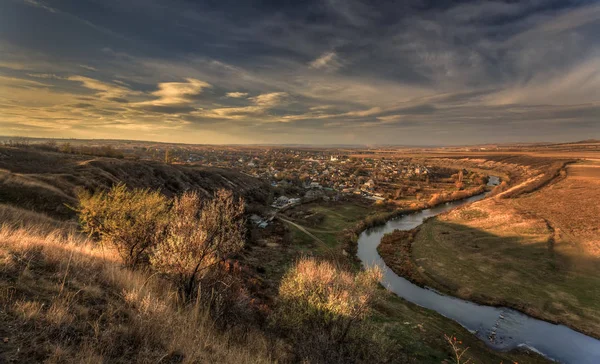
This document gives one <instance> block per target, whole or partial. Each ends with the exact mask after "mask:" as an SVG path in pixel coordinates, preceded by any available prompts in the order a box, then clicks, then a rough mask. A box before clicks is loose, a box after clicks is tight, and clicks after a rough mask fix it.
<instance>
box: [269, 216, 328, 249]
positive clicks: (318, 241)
mask: <svg viewBox="0 0 600 364" xmlns="http://www.w3.org/2000/svg"><path fill="white" fill-rule="evenodd" d="M276 218H277V219H279V220H281V221H283V222H287V223H288V224H290V225H292V226H294V227H296V228H297V229H298V230H300V231H302V232H303V233H305V234H306V235H308V236H310V237H311V238H313V239H314V240H315V241H316V242H317V243H319V244H322V245H323V246H325V247H327V244H325V242H324V241H323V240H321V239H319V238H317V237H316V236H315V235H314V234H313V233H311V232H310V231H308V230H306V228H305V227H304V226H302V225H298V224H296V223H295V222H293V221H290V220H288V219H284V218H283V217H281V216H277V217H276Z"/></svg>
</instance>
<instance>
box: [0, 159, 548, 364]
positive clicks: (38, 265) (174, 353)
mask: <svg viewBox="0 0 600 364" xmlns="http://www.w3.org/2000/svg"><path fill="white" fill-rule="evenodd" d="M0 151H1V152H2V156H3V158H2V159H1V160H0V163H2V168H3V171H2V173H3V179H2V186H3V190H2V191H3V193H2V194H1V195H0V199H1V202H2V205H1V207H2V209H1V214H0V219H2V224H3V227H2V234H1V238H2V239H3V240H2V242H3V245H2V247H3V248H2V252H1V254H2V260H1V261H0V271H1V272H2V274H3V277H4V281H3V282H4V283H3V285H4V286H3V292H5V293H3V296H2V305H3V306H2V307H3V311H2V312H3V315H4V316H3V320H4V321H5V322H7V325H6V326H5V327H4V329H3V331H2V332H0V335H2V336H3V337H6V338H7V343H6V345H5V346H3V347H2V348H3V351H2V352H0V358H2V359H3V360H4V359H5V360H7V361H16V362H21V361H23V359H24V358H25V357H27V358H32V361H37V360H50V361H56V362H59V361H63V362H80V361H94V360H96V359H97V360H110V361H113V362H119V361H120V360H123V361H158V360H159V359H160V358H167V359H168V360H169V361H173V362H177V361H183V362H194V361H224V362H289V361H294V360H295V359H293V358H294V357H295V355H296V354H294V353H295V352H294V350H295V349H294V346H293V345H292V343H291V342H289V341H286V339H283V338H279V337H277V336H275V337H274V336H273V333H274V332H278V331H277V327H276V326H272V325H273V323H272V322H271V323H269V322H270V321H268V320H267V319H266V318H265V316H264V315H267V316H266V317H269V316H268V314H269V312H272V310H273V309H274V308H277V306H278V302H279V299H278V295H279V286H280V284H281V281H282V279H283V278H284V277H285V275H286V273H287V272H289V270H290V269H291V267H293V266H294V264H295V262H296V261H298V259H301V258H302V257H305V256H312V257H315V258H318V259H323V260H326V261H333V262H336V264H339V265H340V266H341V267H346V269H349V270H350V271H353V272H357V271H358V270H359V265H358V264H357V261H356V258H355V257H354V252H353V249H355V245H353V240H352V237H353V236H355V234H356V233H357V232H359V231H360V230H361V229H363V228H365V227H366V226H369V225H364V224H365V221H371V223H374V222H376V221H379V220H381V221H383V220H384V219H385V217H386V216H391V215H393V214H397V213H398V210H397V205H396V204H384V203H376V202H374V201H372V200H368V199H364V198H361V197H360V196H348V197H343V198H340V199H338V200H336V201H334V200H329V201H325V200H317V201H313V202H310V203H308V204H303V205H299V206H297V207H293V208H291V209H288V210H287V211H285V212H281V213H278V214H277V216H276V217H275V218H274V219H273V221H272V222H271V223H270V224H269V225H268V226H267V227H266V228H265V229H260V228H256V227H253V228H251V229H250V230H249V232H248V237H247V243H246V245H245V247H244V249H243V250H242V251H241V252H239V253H238V254H237V255H236V256H235V257H234V260H235V261H236V262H237V264H239V266H240V273H241V276H242V277H243V285H244V287H245V288H244V290H245V291H246V292H247V294H248V295H249V299H250V301H249V302H251V304H250V312H251V314H246V315H247V317H246V318H247V319H246V320H243V321H242V322H241V323H237V324H235V325H234V326H232V327H229V326H228V325H225V326H223V325H222V324H218V325H216V324H215V323H214V322H213V320H214V318H213V317H212V316H210V315H207V313H205V311H204V308H203V307H200V306H192V307H188V306H187V305H184V306H182V305H181V302H179V301H178V299H177V298H176V297H177V290H176V289H175V288H174V287H172V286H170V285H169V284H170V283H168V282H167V281H164V280H163V278H162V277H161V276H159V275H156V274H152V273H151V272H148V273H146V272H143V271H132V270H129V269H127V268H126V267H123V266H122V265H121V263H120V262H119V259H120V258H119V257H118V256H117V255H116V254H115V252H114V251H112V250H110V249H108V247H107V246H103V245H98V244H97V242H96V241H94V239H90V238H89V237H87V236H83V235H82V234H80V232H79V231H80V229H81V226H80V225H79V224H78V221H77V216H76V215H75V211H73V210H72V209H71V207H74V205H76V204H77V200H76V192H77V190H78V188H87V189H88V190H92V191H93V190H103V189H106V188H109V187H110V186H111V185H113V184H115V183H118V182H125V183H126V184H127V185H128V186H131V187H135V188H160V190H161V192H162V193H163V194H165V195H166V196H172V195H176V194H178V193H181V192H183V191H185V190H198V191H200V192H201V193H203V194H206V195H210V194H211V193H212V192H213V191H214V190H216V189H217V188H232V189H234V190H235V191H236V192H239V193H240V194H241V195H242V196H244V197H245V198H246V201H248V202H249V204H248V206H247V208H248V209H249V211H253V212H254V213H259V214H263V215H264V214H265V211H266V210H268V209H270V208H269V207H267V206H265V204H266V203H267V201H268V200H269V198H270V197H269V195H270V194H271V192H270V191H269V187H268V184H266V183H264V182H262V181H260V180H257V179H255V178H252V177H248V176H245V175H243V174H239V173H237V172H235V171H232V170H228V169H218V168H202V167H190V166H182V165H177V164H175V165H171V164H165V163H161V162H158V161H136V160H129V159H119V158H110V157H95V156H85V155H73V154H65V153H57V152H43V151H39V150H31V148H15V147H3V148H2V149H1V150H0ZM448 185H453V182H449V183H447V184H446V186H445V187H444V188H445V189H446V188H448ZM421 203H426V201H421ZM69 206H71V207H69ZM265 209H266V210H265ZM32 210H33V211H38V212H33V211H32ZM57 246H61V247H64V249H63V250H60V251H57V250H56V249H57V248H56V247H57ZM90 272H91V273H90ZM140 282H142V283H140ZM161 287H168V288H166V289H167V290H166V291H164V290H161ZM379 292H380V294H381V299H380V300H378V301H377V302H376V304H375V305H374V307H373V312H372V314H371V316H370V317H369V318H368V319H367V320H366V323H365V325H367V326H365V328H366V327H368V328H369V329H368V330H370V331H366V332H365V334H366V335H368V337H369V340H375V341H374V342H377V343H378V344H377V345H382V347H384V348H386V349H384V350H383V349H382V350H383V351H382V352H381V354H379V355H380V357H379V359H377V360H376V361H383V362H400V363H439V362H442V361H444V360H449V359H450V358H451V354H452V352H451V349H450V347H449V345H448V343H447V342H446V340H445V339H444V335H455V336H456V337H458V338H459V339H460V340H461V341H462V344H461V345H463V347H464V348H466V347H469V350H468V352H469V358H472V359H473V360H475V361H476V362H485V363H487V362H490V363H500V362H513V361H516V362H532V363H537V362H540V363H541V362H546V361H545V360H544V359H542V358H540V357H539V356H537V355H533V356H532V354H530V353H516V352H515V353H499V352H494V351H493V350H491V349H489V348H487V347H486V346H485V344H484V343H483V342H481V341H480V340H478V339H476V338H475V337H473V336H472V335H471V334H470V333H469V332H468V331H466V330H464V329H463V328H462V327H461V326H460V325H458V324H456V323H454V322H452V321H450V320H448V319H446V318H444V317H442V316H440V315H438V314H436V313H435V312H433V311H430V310H427V309H423V308H420V307H418V306H416V305H414V304H411V303H409V302H407V301H404V300H402V299H400V298H398V297H396V296H394V295H393V294H390V293H389V292H387V291H385V290H384V289H383V288H380V289H379ZM103 312H112V313H114V314H115V315H116V317H114V318H113V319H108V318H107V317H105V316H104V315H103ZM113 316H114V315H113ZM248 320H249V322H248ZM166 321H168V322H182V323H184V322H185V323H186V324H185V325H183V324H182V326H180V327H177V326H173V327H172V330H167V331H160V330H159V329H156V328H157V327H160V326H161V325H164V322H166ZM90 323H91V325H90ZM40 325H45V327H46V329H43V330H42V329H41V326H40ZM215 326H216V327H215ZM102 332H105V334H102ZM183 336H185V339H182V337H183ZM27 338H34V341H35V345H30V344H29V342H28V341H27V340H28V339H27ZM209 338H211V339H210V340H209ZM26 345H27V349H26V350H25V349H23V348H24V346H26ZM136 348H137V349H136ZM140 348H141V349H140ZM123 352H125V353H126V354H125V356H122V357H118V355H119V353H123ZM356 361H360V360H359V359H358V358H357V359H356ZM316 362H318V360H317V361H316Z"/></svg>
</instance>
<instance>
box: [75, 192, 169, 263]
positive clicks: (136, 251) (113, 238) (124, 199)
mask: <svg viewBox="0 0 600 364" xmlns="http://www.w3.org/2000/svg"><path fill="white" fill-rule="evenodd" d="M78 197H79V208H78V210H77V211H78V213H79V220H80V222H81V226H82V228H83V231H85V232H87V233H89V234H90V235H93V236H97V237H98V238H99V239H100V242H101V243H103V244H108V245H110V246H113V247H114V248H116V250H117V251H118V252H119V255H120V256H121V258H122V259H123V262H124V263H125V264H126V265H127V266H129V267H131V268H135V267H136V266H138V265H139V264H140V263H143V262H145V261H147V257H148V251H149V250H150V248H151V247H152V246H154V245H156V243H157V242H158V241H159V240H160V239H161V238H162V235H163V232H164V228H165V226H166V224H167V219H168V214H169V206H168V201H167V198H166V197H165V196H163V195H162V194H161V193H160V192H158V191H150V190H148V189H134V190H130V189H127V187H126V186H125V185H124V184H118V185H116V186H114V187H112V188H111V189H110V190H109V191H100V192H96V193H94V194H90V193H88V192H81V193H79V194H78Z"/></svg>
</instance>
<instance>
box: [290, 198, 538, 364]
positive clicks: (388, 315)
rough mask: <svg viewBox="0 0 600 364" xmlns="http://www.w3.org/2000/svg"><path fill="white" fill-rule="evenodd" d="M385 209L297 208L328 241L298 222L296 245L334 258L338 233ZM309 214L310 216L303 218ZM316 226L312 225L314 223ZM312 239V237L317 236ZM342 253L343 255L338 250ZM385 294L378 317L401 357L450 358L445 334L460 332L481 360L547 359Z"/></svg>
mask: <svg viewBox="0 0 600 364" xmlns="http://www.w3.org/2000/svg"><path fill="white" fill-rule="evenodd" d="M377 212H381V211H380V210H379V209H378V208H377V207H376V206H370V207H369V206H363V205H360V204H356V203H351V202H345V203H344V202H340V203H336V204H329V205H324V204H317V203H314V204H309V205H305V206H302V207H301V208H300V211H299V212H296V213H294V212H293V210H292V211H290V212H289V213H288V215H291V216H295V218H293V221H294V222H295V223H297V224H299V225H301V226H302V227H303V228H304V229H306V230H307V231H309V232H311V233H312V234H314V235H315V236H316V237H318V238H319V239H320V240H322V241H323V242H325V243H326V245H324V246H323V245H322V244H321V243H320V242H315V241H314V239H312V238H311V237H310V236H308V235H307V234H305V233H303V232H302V231H301V230H300V229H297V228H296V227H295V226H290V229H291V230H292V238H293V240H292V246H297V249H298V251H299V254H302V253H307V252H310V254H312V255H317V256H319V255H321V256H324V257H330V255H331V250H334V251H340V250H341V249H342V247H341V245H340V244H339V243H338V240H337V239H338V238H339V236H340V233H341V231H342V230H343V229H347V228H351V227H352V226H354V225H355V224H356V223H357V222H359V221H360V220H362V219H364V218H365V217H366V216H369V215H370V214H376V213H377ZM316 213H319V214H322V215H323V216H324V218H323V219H322V220H321V222H320V223H318V224H310V223H307V222H306V221H307V220H308V221H310V216H313V215H314V214H316ZM302 217H305V218H302ZM308 225H310V226H308ZM311 240H312V241H311ZM338 258H339V255H338ZM382 293H383V297H384V299H383V300H382V301H381V302H380V303H379V304H378V305H377V307H376V312H375V315H374V316H373V317H372V318H371V320H372V322H373V323H374V324H375V325H376V326H377V327H379V328H380V329H381V330H382V331H381V333H380V335H383V336H384V337H385V338H386V340H390V341H392V342H393V343H394V346H395V347H398V348H400V349H399V354H398V355H399V356H400V357H399V358H398V361H401V362H413V363H440V362H444V360H449V358H450V356H449V355H450V351H449V347H448V344H447V343H446V342H445V341H444V334H447V335H455V336H457V337H458V338H460V340H462V341H463V343H464V344H463V345H464V347H469V350H468V353H469V354H468V355H467V356H468V357H470V358H471V359H472V361H473V362H475V363H512V362H519V363H546V362H547V361H546V360H544V359H541V358H539V357H538V356H531V355H528V354H526V353H497V352H494V351H492V350H490V349H488V348H487V347H486V346H485V344H484V343H483V342H481V341H480V340H478V339H477V338H475V337H474V336H473V335H472V334H471V333H469V332H468V331H467V330H465V329H464V328H463V327H461V326H460V325H459V324H457V323H455V322H453V321H451V320H448V319H446V318H444V317H442V316H440V315H438V314H437V313H435V312H434V311H431V310H427V309H424V308H421V307H419V306H417V305H414V304H412V303H410V302H408V301H405V300H403V299H401V298H399V297H397V296H396V295H394V294H392V293H389V292H387V291H385V290H384V289H383V288H382Z"/></svg>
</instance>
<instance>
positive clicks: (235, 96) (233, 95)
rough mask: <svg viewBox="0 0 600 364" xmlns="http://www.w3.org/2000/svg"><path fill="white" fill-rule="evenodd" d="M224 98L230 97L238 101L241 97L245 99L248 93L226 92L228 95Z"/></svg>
mask: <svg viewBox="0 0 600 364" xmlns="http://www.w3.org/2000/svg"><path fill="white" fill-rule="evenodd" d="M225 96H227V97H231V98H234V99H239V98H242V97H247V96H248V93H247V92H228V93H226V94H225Z"/></svg>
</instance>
